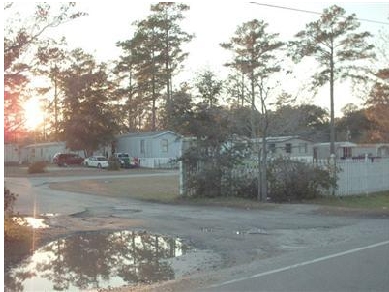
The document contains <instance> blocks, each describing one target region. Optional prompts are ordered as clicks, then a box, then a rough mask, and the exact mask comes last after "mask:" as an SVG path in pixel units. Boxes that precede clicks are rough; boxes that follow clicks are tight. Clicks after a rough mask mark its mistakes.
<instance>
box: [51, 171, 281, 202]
mask: <svg viewBox="0 0 389 292" xmlns="http://www.w3.org/2000/svg"><path fill="white" fill-rule="evenodd" d="M178 186H179V179H178V176H158V177H141V178H139V177H137V178H135V177H133V178H131V177H128V178H125V179H123V178H118V179H115V178H113V179H101V180H82V181H74V182H71V183H69V182H61V183H53V184H51V185H50V188H52V189H56V190H64V191H73V192H81V193H86V194H94V195H101V196H107V197H127V198H132V199H137V200H143V201H149V202H158V203H163V204H188V205H207V206H220V207H234V208H243V209H263V208H272V207H271V206H273V207H274V206H275V204H266V203H260V202H257V201H253V200H248V199H243V198H235V197H220V198H188V197H181V196H180V195H179V191H178Z"/></svg>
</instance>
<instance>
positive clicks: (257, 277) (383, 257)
mask: <svg viewBox="0 0 389 292" xmlns="http://www.w3.org/2000/svg"><path fill="white" fill-rule="evenodd" d="M305 252H306V251H304V253H305ZM270 267H271V265H269V268H270ZM388 288H389V241H383V242H378V243H376V244H371V245H367V246H361V247H358V248H352V249H347V250H342V251H340V252H338V253H331V254H327V255H323V256H321V257H317V256H316V257H311V256H305V255H304V254H301V253H298V254H296V255H295V256H294V260H291V259H290V255H289V256H287V257H285V258H284V259H283V260H281V262H280V263H278V264H277V265H276V266H273V267H271V268H270V269H264V270H263V271H261V272H259V273H257V274H254V275H247V276H244V277H238V278H234V279H230V280H228V281H225V282H220V283H216V284H214V285H212V286H210V287H208V288H207V289H202V291H277V292H282V291H285V292H290V291H382V292H384V291H388Z"/></svg>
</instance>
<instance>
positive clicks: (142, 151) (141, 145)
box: [140, 140, 145, 153]
mask: <svg viewBox="0 0 389 292" xmlns="http://www.w3.org/2000/svg"><path fill="white" fill-rule="evenodd" d="M140 153H145V140H140Z"/></svg>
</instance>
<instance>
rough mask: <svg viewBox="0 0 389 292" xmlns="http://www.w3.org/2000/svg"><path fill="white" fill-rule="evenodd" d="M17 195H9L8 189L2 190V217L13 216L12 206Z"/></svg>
mask: <svg viewBox="0 0 389 292" xmlns="http://www.w3.org/2000/svg"><path fill="white" fill-rule="evenodd" d="M17 197H18V195H16V194H14V193H11V191H10V190H9V189H6V188H4V216H5V217H10V216H12V214H13V206H14V204H15V201H16V199H17Z"/></svg>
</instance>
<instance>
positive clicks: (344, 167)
mask: <svg viewBox="0 0 389 292" xmlns="http://www.w3.org/2000/svg"><path fill="white" fill-rule="evenodd" d="M337 166H338V167H339V168H340V171H339V172H338V177H339V179H338V189H337V190H336V194H337V195H338V196H348V195H357V194H369V193H373V192H379V191H386V190H389V159H376V160H373V161H371V160H370V159H369V160H366V161H365V160H361V161H358V160H356V161H353V160H346V161H337Z"/></svg>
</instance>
